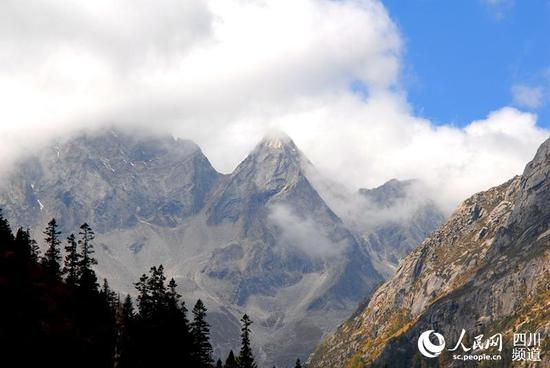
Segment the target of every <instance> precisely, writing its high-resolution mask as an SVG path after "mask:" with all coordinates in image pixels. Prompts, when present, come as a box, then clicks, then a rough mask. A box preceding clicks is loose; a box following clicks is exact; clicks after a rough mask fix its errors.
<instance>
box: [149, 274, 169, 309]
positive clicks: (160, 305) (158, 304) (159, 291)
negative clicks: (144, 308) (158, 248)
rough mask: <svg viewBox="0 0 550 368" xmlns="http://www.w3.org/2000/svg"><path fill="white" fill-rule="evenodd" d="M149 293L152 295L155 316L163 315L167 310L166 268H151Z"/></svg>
mask: <svg viewBox="0 0 550 368" xmlns="http://www.w3.org/2000/svg"><path fill="white" fill-rule="evenodd" d="M149 273H150V277H149V291H150V293H151V307H152V308H153V313H154V314H157V315H158V314H161V313H163V312H164V311H165V310H166V302H167V296H166V285H165V281H166V277H165V276H164V267H163V266H162V265H159V266H158V267H151V270H150V271H149Z"/></svg>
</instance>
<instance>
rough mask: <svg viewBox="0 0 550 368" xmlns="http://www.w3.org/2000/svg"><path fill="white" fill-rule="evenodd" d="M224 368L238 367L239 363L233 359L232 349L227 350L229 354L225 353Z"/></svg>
mask: <svg viewBox="0 0 550 368" xmlns="http://www.w3.org/2000/svg"><path fill="white" fill-rule="evenodd" d="M224 368H239V364H237V360H236V359H235V354H233V350H231V351H230V352H229V355H227V359H226V360H225V364H224Z"/></svg>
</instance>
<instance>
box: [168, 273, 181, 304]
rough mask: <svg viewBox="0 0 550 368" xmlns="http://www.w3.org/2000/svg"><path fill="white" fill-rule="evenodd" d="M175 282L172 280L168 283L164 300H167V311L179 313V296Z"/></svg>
mask: <svg viewBox="0 0 550 368" xmlns="http://www.w3.org/2000/svg"><path fill="white" fill-rule="evenodd" d="M177 286H178V285H177V284H176V281H175V280H174V279H173V278H172V279H170V281H169V282H168V291H167V292H166V298H167V300H168V310H169V311H176V310H178V311H179V305H178V304H179V299H180V298H181V295H180V294H178V292H177V291H176V287H177Z"/></svg>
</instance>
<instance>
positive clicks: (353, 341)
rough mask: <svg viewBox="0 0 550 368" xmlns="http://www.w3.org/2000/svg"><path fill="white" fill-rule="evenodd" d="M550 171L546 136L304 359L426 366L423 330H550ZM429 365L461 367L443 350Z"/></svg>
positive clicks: (449, 333) (451, 335)
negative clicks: (511, 174)
mask: <svg viewBox="0 0 550 368" xmlns="http://www.w3.org/2000/svg"><path fill="white" fill-rule="evenodd" d="M549 171H550V140H547V141H546V142H545V143H544V144H543V145H542V146H541V147H540V149H539V150H538V152H537V154H536V156H535V158H534V159H533V161H532V162H530V163H529V164H528V165H527V167H526V169H525V171H524V173H523V175H522V176H521V177H516V178H513V179H511V180H510V181H508V182H507V183H504V184H502V185H500V186H498V187H495V188H492V189H490V190H488V191H486V192H482V193H478V194H476V195H474V196H472V197H471V198H469V199H467V200H466V201H464V202H463V203H462V205H461V206H460V207H459V208H458V209H457V211H456V212H455V213H454V214H453V215H452V217H451V218H450V219H449V220H448V221H447V222H446V223H445V224H444V225H442V226H441V227H440V228H439V229H438V230H436V231H435V232H433V233H432V234H431V235H430V236H429V237H428V238H427V239H426V240H425V241H424V242H423V243H422V245H421V246H420V247H418V248H417V249H416V250H415V251H414V252H413V253H412V254H410V255H409V256H407V257H406V258H405V259H404V261H403V262H402V264H401V266H400V267H399V269H398V271H397V272H396V274H395V275H394V277H392V278H391V279H390V280H388V281H387V282H386V283H384V284H383V285H382V286H381V287H380V288H379V289H378V290H376V291H375V292H374V293H373V295H372V297H371V298H370V299H369V300H368V302H367V303H366V304H365V306H364V307H363V308H361V309H360V310H358V311H357V313H356V314H355V315H354V317H352V318H351V319H350V320H348V321H347V322H346V323H344V324H343V325H342V326H340V327H339V328H338V330H337V332H336V333H335V334H334V335H332V336H331V337H329V338H327V339H326V340H325V341H324V342H323V343H322V344H321V345H320V346H319V347H318V348H317V351H316V352H315V353H314V354H313V355H312V357H311V359H310V360H311V364H310V366H311V367H363V366H383V365H386V364H387V365H388V366H391V367H393V366H404V367H405V366H411V367H412V366H420V365H421V364H431V363H434V362H433V361H423V359H424V360H425V359H426V358H423V357H421V356H420V354H419V353H418V351H417V348H416V342H417V339H418V337H419V335H420V333H421V332H423V331H426V330H430V329H433V330H437V331H438V332H440V333H442V334H443V335H444V336H445V337H446V338H448V339H449V340H452V341H456V340H458V337H459V334H460V332H461V330H462V329H465V330H466V331H469V333H470V334H471V336H476V335H478V334H485V335H486V336H491V335H492V334H494V333H503V334H504V336H505V339H508V340H509V339H510V337H511V334H512V333H513V332H515V331H518V329H519V330H521V329H522V328H524V329H526V330H530V331H532V332H534V331H536V330H539V331H541V332H542V333H543V335H546V336H548V332H550V322H549V321H550V315H549V314H548V307H549V306H550V283H549V281H548V280H549V275H550V230H549V225H550V207H549V204H550V180H549V179H550V178H549ZM508 343H509V341H508ZM543 348H545V349H548V345H546V346H544V347H543ZM505 354H510V356H505V357H503V360H507V361H510V360H511V353H510V352H509V351H508V352H505ZM546 355H548V353H546ZM545 359H546V361H547V364H548V356H546V357H545ZM435 364H439V365H440V366H461V363H460V362H459V361H452V360H450V358H449V356H448V355H444V354H442V355H441V356H440V358H439V359H438V360H436V361H435Z"/></svg>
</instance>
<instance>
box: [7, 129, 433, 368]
mask: <svg viewBox="0 0 550 368" xmlns="http://www.w3.org/2000/svg"><path fill="white" fill-rule="evenodd" d="M313 173H315V168H314V167H313V165H312V164H311V163H310V162H309V161H308V160H307V158H305V157H304V155H303V154H302V153H301V152H300V150H299V149H298V148H297V147H296V145H295V144H294V143H293V142H292V140H291V139H290V138H289V137H287V136H285V135H284V134H281V133H276V134H271V135H269V136H267V137H266V138H265V139H263V140H262V141H261V142H260V143H259V144H258V145H257V146H256V147H255V148H254V150H253V151H252V152H251V153H250V155H249V156H248V157H247V158H246V159H245V160H244V161H243V162H241V163H240V164H239V165H238V167H237V168H236V169H235V170H234V172H232V173H231V174H229V175H222V174H220V173H218V172H216V170H215V169H214V168H213V167H212V166H211V165H210V163H209V161H208V159H207V158H206V157H205V156H204V154H203V153H202V152H201V150H200V148H199V147H198V146H197V145H195V144H194V143H193V142H190V141H186V140H180V139H174V138H172V137H166V136H145V135H136V134H135V133H127V132H122V131H118V130H111V131H108V132H99V133H96V134H84V135H81V136H78V137H75V138H71V139H67V140H65V141H60V142H57V143H56V144H53V145H52V146H50V147H48V148H46V149H43V150H41V151H40V152H38V153H37V154H35V155H32V156H30V157H26V158H24V159H22V160H21V161H20V162H19V163H18V164H17V165H16V166H15V168H14V169H13V171H12V172H11V174H10V175H8V176H6V177H5V178H4V181H3V183H2V186H1V188H0V207H1V208H3V209H4V213H5V215H6V217H7V218H8V219H9V220H10V221H11V222H12V223H13V224H21V225H29V226H31V228H32V231H33V234H34V236H35V237H36V238H37V239H38V240H40V239H41V238H42V234H41V229H42V228H43V227H44V225H45V224H46V222H47V221H49V220H50V219H51V218H52V217H56V218H57V219H58V222H59V224H60V225H61V230H62V231H63V233H64V236H66V235H68V233H69V232H71V231H77V229H78V226H79V225H80V224H81V223H83V222H88V223H89V224H90V225H91V226H92V228H93V229H94V230H95V231H96V235H97V237H96V240H95V245H96V246H95V248H96V254H95V255H96V258H97V259H98V261H99V264H98V266H97V272H98V274H99V275H100V276H101V277H106V278H108V279H109V281H110V283H111V285H112V286H113V288H114V289H115V290H119V291H120V292H124V293H125V292H130V293H133V292H134V289H133V282H135V281H137V279H138V278H139V276H140V275H141V274H142V273H144V272H146V271H147V270H148V269H149V267H151V266H153V265H158V264H161V263H162V264H163V265H164V268H165V270H166V273H167V276H168V277H174V278H175V279H176V281H177V283H178V285H179V288H178V289H179V292H180V293H181V294H182V295H183V296H184V299H186V300H188V301H189V302H192V301H194V300H196V299H197V298H201V299H203V301H204V302H205V304H206V305H207V307H208V308H209V313H208V316H209V321H210V323H211V324H212V340H213V343H214V346H215V348H216V349H215V355H217V356H222V357H224V356H225V354H227V352H228V351H229V349H235V348H238V346H235V345H233V344H234V343H235V342H236V341H238V336H239V332H240V330H239V328H240V326H239V319H240V316H241V315H242V314H243V313H244V312H246V313H248V314H249V315H250V316H251V318H252V320H253V321H255V323H254V325H253V333H254V338H253V340H254V341H255V343H256V346H255V348H256V351H257V355H258V358H259V360H260V362H261V363H262V365H263V364H265V365H267V364H270V365H272V364H276V365H283V366H284V365H287V364H290V363H293V362H294V361H295V360H296V358H297V357H301V358H304V357H306V356H307V355H308V354H309V353H310V352H311V351H312V350H313V348H314V347H315V345H316V344H317V343H318V342H319V341H320V339H321V338H322V336H323V335H324V334H326V333H328V332H329V331H332V330H333V329H334V328H335V327H336V326H337V325H338V324H339V323H340V322H341V321H343V320H344V319H345V318H347V317H348V316H349V315H350V314H351V312H352V311H353V310H355V309H356V307H357V305H358V303H359V302H360V300H361V299H362V298H363V297H364V296H365V295H368V294H369V293H370V292H371V291H372V290H373V289H374V287H375V286H376V285H377V284H379V283H380V282H382V280H383V278H382V275H381V274H380V272H378V271H377V269H376V268H375V265H373V261H371V260H372V259H373V257H375V255H374V253H372V254H371V253H370V249H369V247H368V245H367V243H366V241H365V239H366V238H367V237H368V236H369V234H370V233H369V230H368V229H367V228H365V227H362V226H360V225H359V224H358V225H357V228H353V229H352V228H351V227H350V226H348V224H347V221H344V220H342V218H341V216H340V215H339V214H337V212H335V211H333V209H332V208H331V206H330V205H329V204H327V201H326V199H324V194H323V193H322V192H319V191H318V190H317V188H318V185H317V181H315V183H314V181H312V180H311V178H312V175H313ZM391 198H393V197H392V195H388V200H391ZM396 202H397V203H401V202H402V200H398V201H396ZM390 207H391V206H390ZM372 216H374V214H371V213H369V214H366V215H365V216H363V217H372ZM394 223H395V222H394ZM397 223H398V221H397ZM426 224H427V225H426V227H425V228H423V229H422V231H426V232H429V231H430V230H431V228H430V224H431V222H430V221H426ZM377 225H380V226H382V227H383V226H384V221H378V222H377ZM392 226H393V225H392ZM408 236H409V235H408V234H405V235H404V236H403V237H396V238H395V241H393V240H388V241H387V242H386V243H385V244H390V243H391V244H392V245H393V246H395V247H397V248H399V249H400V248H401V247H402V245H401V243H403V244H404V243H405V242H407V241H408V239H409V238H408ZM388 239H389V238H388ZM377 267H378V266H377Z"/></svg>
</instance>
